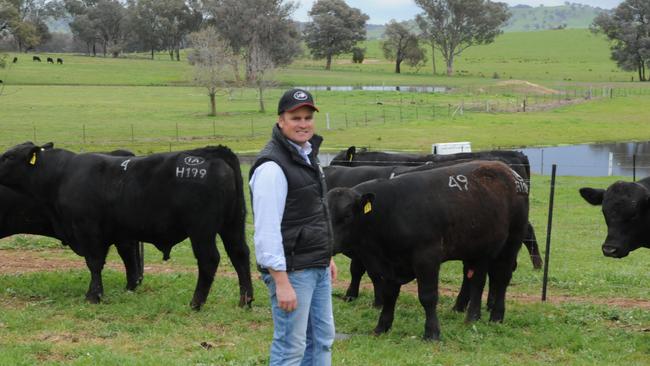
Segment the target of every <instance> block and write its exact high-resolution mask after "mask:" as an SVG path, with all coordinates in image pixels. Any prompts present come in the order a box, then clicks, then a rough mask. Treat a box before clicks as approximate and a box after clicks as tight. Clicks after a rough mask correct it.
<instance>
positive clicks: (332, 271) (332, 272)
mask: <svg viewBox="0 0 650 366" xmlns="http://www.w3.org/2000/svg"><path fill="white" fill-rule="evenodd" d="M330 275H332V282H334V281H336V263H334V257H332V258H331V259H330Z"/></svg>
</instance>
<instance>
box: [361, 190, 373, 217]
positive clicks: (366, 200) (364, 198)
mask: <svg viewBox="0 0 650 366" xmlns="http://www.w3.org/2000/svg"><path fill="white" fill-rule="evenodd" d="M374 201H375V194H374V193H364V194H363V195H361V199H360V200H359V206H360V207H361V212H362V213H363V214H364V215H368V214H370V213H371V212H372V210H373V209H372V203H373V202H374Z"/></svg>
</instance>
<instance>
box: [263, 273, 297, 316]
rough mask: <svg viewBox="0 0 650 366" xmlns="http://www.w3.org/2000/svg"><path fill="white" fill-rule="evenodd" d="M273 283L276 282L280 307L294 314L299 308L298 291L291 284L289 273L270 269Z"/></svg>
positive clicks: (276, 294) (276, 292)
mask: <svg viewBox="0 0 650 366" xmlns="http://www.w3.org/2000/svg"><path fill="white" fill-rule="evenodd" d="M269 273H270V274H271V277H273V281H275V296H276V297H277V298H278V306H279V307H280V309H282V310H284V311H286V312H292V311H294V310H296V308H297V307H298V298H297V297H296V291H295V290H294V289H293V286H291V282H289V276H287V272H279V271H274V270H271V269H269Z"/></svg>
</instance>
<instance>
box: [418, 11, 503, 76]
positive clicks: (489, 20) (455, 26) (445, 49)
mask: <svg viewBox="0 0 650 366" xmlns="http://www.w3.org/2000/svg"><path fill="white" fill-rule="evenodd" d="M415 3H416V4H417V5H418V6H419V7H420V8H422V10H424V13H423V14H419V15H418V16H417V22H418V25H420V28H421V29H423V30H425V31H426V33H427V34H428V35H429V36H430V37H431V43H432V44H435V46H436V47H437V48H438V49H439V50H440V52H441V53H442V57H443V58H444V59H445V63H446V65H447V75H452V74H453V72H454V59H455V57H456V56H458V55H460V54H461V53H462V52H463V51H464V50H465V49H467V48H468V47H471V46H473V45H480V44H488V43H492V42H493V41H494V38H496V36H497V35H499V34H501V33H502V31H501V27H502V26H503V25H504V24H505V23H506V21H507V20H508V19H509V18H510V13H508V6H507V5H506V4H504V3H495V2H491V1H490V0H415Z"/></svg>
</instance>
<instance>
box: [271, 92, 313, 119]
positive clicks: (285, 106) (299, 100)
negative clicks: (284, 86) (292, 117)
mask: <svg viewBox="0 0 650 366" xmlns="http://www.w3.org/2000/svg"><path fill="white" fill-rule="evenodd" d="M305 106H308V107H312V108H313V109H314V110H315V111H316V112H318V108H316V106H315V105H314V97H312V96H311V94H310V93H309V92H308V91H306V90H303V89H291V90H287V91H286V92H285V93H284V94H283V95H282V98H280V102H279V103H278V115H281V114H282V113H284V112H293V111H295V110H296V109H298V108H300V107H305Z"/></svg>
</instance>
